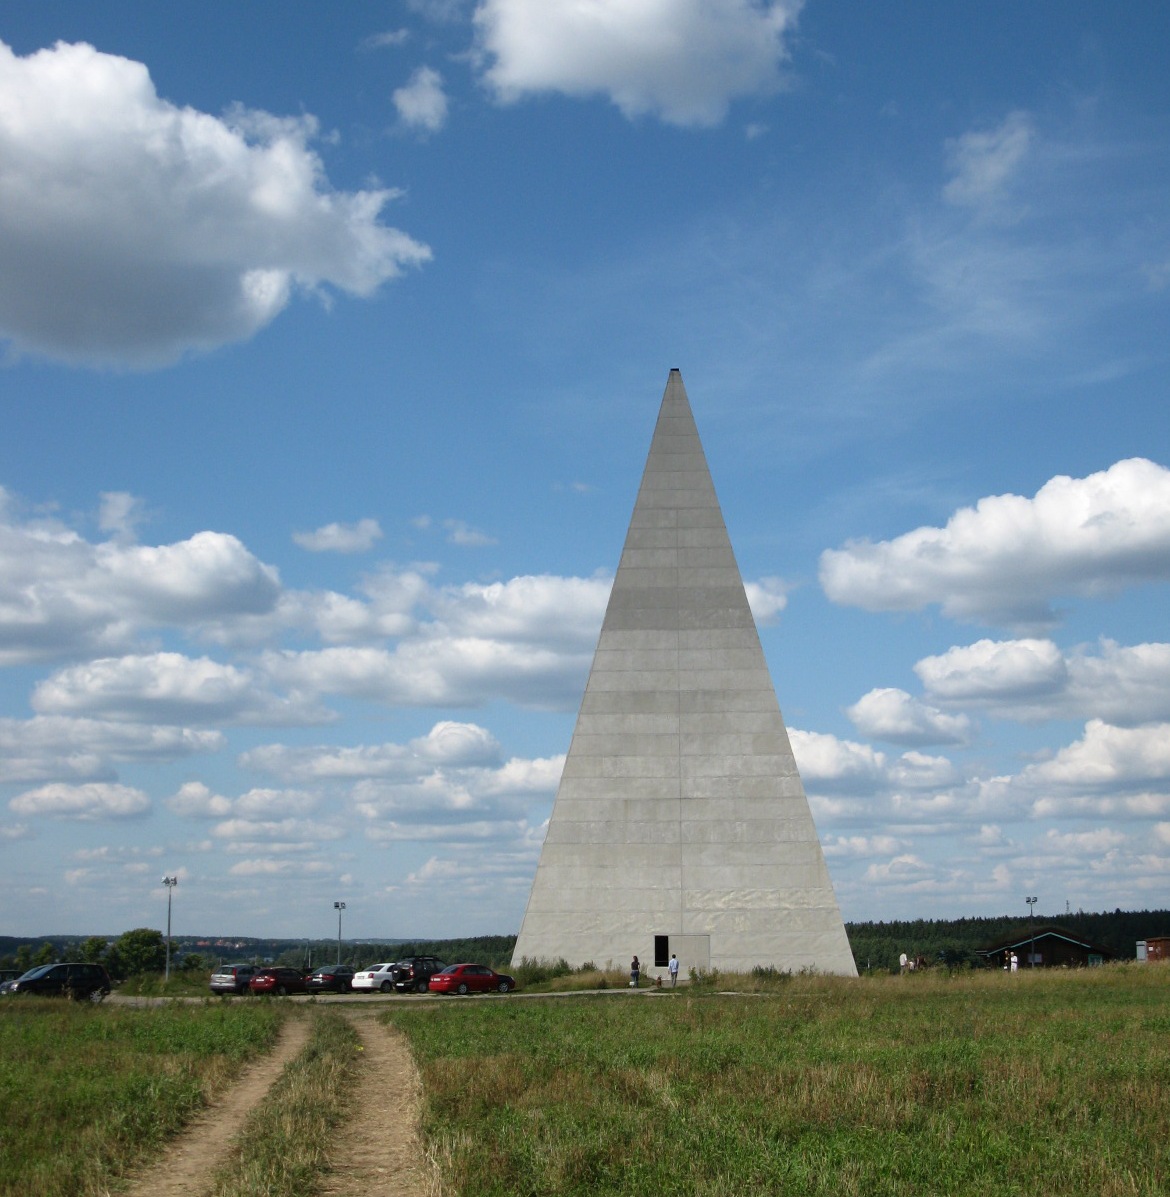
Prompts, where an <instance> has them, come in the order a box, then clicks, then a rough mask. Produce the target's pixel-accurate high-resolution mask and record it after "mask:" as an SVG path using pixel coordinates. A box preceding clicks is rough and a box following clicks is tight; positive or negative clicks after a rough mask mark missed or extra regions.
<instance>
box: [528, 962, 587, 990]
mask: <svg viewBox="0 0 1170 1197" xmlns="http://www.w3.org/2000/svg"><path fill="white" fill-rule="evenodd" d="M572 972H573V966H572V965H571V964H570V963H569V962H568V961H567V960H566V959H565V958H564V957H563V956H562V957H561V958H560V959H559V960H534V959H533V958H532V957H531V956H521V957H520V963H519V965H518V966H517V967H516V968H515V969H514V970H513V976H515V978H516V984H517V985H518V986H523V987H524V988H526V989H527V988H528V987H530V986H532V985H540V984H542V983H544V982H545V981H552V980H555V979H556V978H557V977H567V976H570V975H571V974H572Z"/></svg>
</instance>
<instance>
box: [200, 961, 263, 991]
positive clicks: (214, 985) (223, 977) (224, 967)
mask: <svg viewBox="0 0 1170 1197" xmlns="http://www.w3.org/2000/svg"><path fill="white" fill-rule="evenodd" d="M256 971H257V969H256V966H255V965H254V964H221V965H220V966H219V968H217V969H216V970H215V972H213V973H212V974H211V982H210V984H211V992H212V993H247V992H248V982H249V981H251V979H252V978H253V977H254V976H255V975H256Z"/></svg>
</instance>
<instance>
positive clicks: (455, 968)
mask: <svg viewBox="0 0 1170 1197" xmlns="http://www.w3.org/2000/svg"><path fill="white" fill-rule="evenodd" d="M458 971H459V965H458V964H448V965H447V967H446V968H445V969H443V972H445V973H456V972H458Z"/></svg>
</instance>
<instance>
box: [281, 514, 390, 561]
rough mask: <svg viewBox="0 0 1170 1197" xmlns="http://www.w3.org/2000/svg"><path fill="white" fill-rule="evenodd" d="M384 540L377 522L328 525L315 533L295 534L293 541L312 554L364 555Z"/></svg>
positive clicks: (363, 521)
mask: <svg viewBox="0 0 1170 1197" xmlns="http://www.w3.org/2000/svg"><path fill="white" fill-rule="evenodd" d="M381 539H382V529H381V527H380V526H379V524H378V521H377V520H374V519H364V520H358V522H357V523H356V524H326V525H325V526H324V527H323V528H318V529H317V530H316V531H315V532H294V533H293V540H294V541H296V543H297V544H299V545H300V546H301V548H302V549H308V550H309V552H310V553H364V552H366V550H367V549H371V548H373V546H374V545H375V544H376V543H377V542H378V541H379V540H381Z"/></svg>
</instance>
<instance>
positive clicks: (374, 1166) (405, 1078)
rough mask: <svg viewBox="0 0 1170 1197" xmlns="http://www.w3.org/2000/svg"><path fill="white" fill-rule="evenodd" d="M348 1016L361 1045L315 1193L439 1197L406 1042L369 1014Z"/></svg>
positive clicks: (418, 1085)
mask: <svg viewBox="0 0 1170 1197" xmlns="http://www.w3.org/2000/svg"><path fill="white" fill-rule="evenodd" d="M350 1017H351V1018H352V1020H353V1025H354V1028H355V1029H356V1030H357V1033H358V1035H359V1036H360V1037H361V1041H362V1061H361V1065H360V1069H359V1072H358V1075H357V1077H356V1078H355V1083H354V1087H353V1093H354V1102H353V1106H352V1107H351V1109H350V1114H349V1118H348V1119H347V1120H346V1122H345V1124H344V1125H343V1126H340V1127H338V1129H337V1133H336V1137H335V1140H334V1147H333V1148H332V1150H331V1151H330V1160H329V1172H328V1173H327V1174H326V1175H325V1176H323V1177H322V1178H321V1183H320V1184H319V1185H318V1187H317V1190H316V1191H317V1193H319V1194H322V1195H325V1194H328V1197H358V1194H361V1195H362V1197H382V1195H383V1194H387V1195H388V1194H391V1193H393V1194H395V1195H396V1197H397V1195H399V1194H402V1193H410V1194H415V1195H417V1197H438V1195H439V1194H440V1193H441V1192H442V1189H441V1187H440V1183H439V1175H438V1171H437V1170H436V1169H435V1167H434V1166H433V1164H432V1163H431V1161H429V1160H428V1159H427V1157H426V1153H425V1152H424V1150H423V1143H422V1134H421V1131H420V1128H419V1124H420V1113H421V1109H422V1081H421V1080H420V1079H419V1075H418V1069H416V1068H415V1066H414V1060H413V1059H412V1058H411V1055H410V1049H409V1048H408V1047H407V1045H406V1039H405V1037H404V1036H403V1035H402V1034H401V1032H399V1031H396V1030H394V1029H393V1028H392V1027H387V1026H383V1025H381V1024H379V1023H378V1022H377V1021H376V1020H375V1018H374V1017H373V1016H372V1015H369V1014H354V1015H351V1016H350Z"/></svg>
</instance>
